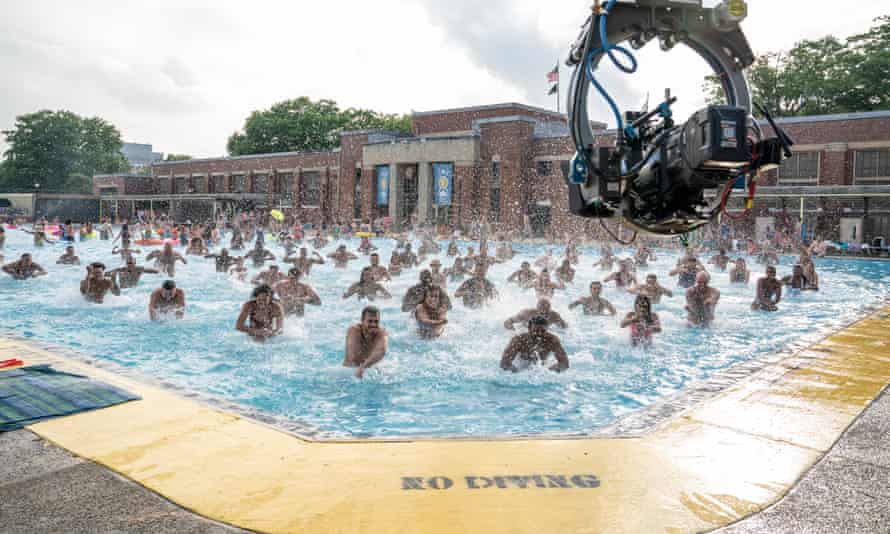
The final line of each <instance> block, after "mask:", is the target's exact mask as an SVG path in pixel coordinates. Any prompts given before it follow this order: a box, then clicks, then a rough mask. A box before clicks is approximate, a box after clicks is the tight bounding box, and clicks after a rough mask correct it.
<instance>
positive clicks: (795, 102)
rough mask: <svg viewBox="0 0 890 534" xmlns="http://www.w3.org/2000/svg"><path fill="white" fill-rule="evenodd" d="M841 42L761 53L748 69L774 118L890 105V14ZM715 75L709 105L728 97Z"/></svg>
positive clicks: (708, 87)
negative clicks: (861, 32) (860, 32)
mask: <svg viewBox="0 0 890 534" xmlns="http://www.w3.org/2000/svg"><path fill="white" fill-rule="evenodd" d="M877 22H879V24H878V25H877V26H875V27H873V28H871V29H870V30H869V31H868V32H866V33H864V34H861V35H854V36H852V37H850V38H848V39H846V41H844V42H841V41H839V40H838V39H837V38H835V37H832V36H828V37H823V38H822V39H817V40H805V41H801V42H799V43H797V44H796V45H795V46H794V48H792V49H791V50H790V51H788V52H784V53H767V54H763V55H761V56H759V57H758V58H757V60H756V61H755V62H754V64H753V65H751V67H749V68H748V71H747V72H746V75H747V78H748V83H749V85H750V86H751V94H752V97H753V98H754V99H755V100H756V101H759V102H762V103H764V104H765V105H766V106H767V108H768V109H770V111H771V112H772V113H773V114H775V115H776V116H780V117H790V116H799V115H819V114H826V113H845V112H853V111H871V110H877V109H890V85H888V84H887V82H886V80H888V79H890V17H881V18H879V19H877ZM718 82H719V81H718V79H717V78H716V76H708V77H706V78H705V84H704V91H705V94H706V96H707V99H708V101H709V103H720V102H723V101H724V94H723V89H722V87H721V86H720V84H719V83H718Z"/></svg>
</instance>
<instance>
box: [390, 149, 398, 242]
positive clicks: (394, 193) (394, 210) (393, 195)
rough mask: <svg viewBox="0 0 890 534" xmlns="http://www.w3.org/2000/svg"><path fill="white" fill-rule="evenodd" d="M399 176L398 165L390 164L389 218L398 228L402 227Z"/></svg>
mask: <svg viewBox="0 0 890 534" xmlns="http://www.w3.org/2000/svg"><path fill="white" fill-rule="evenodd" d="M399 182H400V180H399V175H398V165H396V164H395V163H392V164H390V166H389V216H390V217H392V220H393V223H394V224H395V225H396V227H399V226H401V225H400V222H401V221H400V220H399V210H398V205H399V197H400V195H399V187H398V186H399Z"/></svg>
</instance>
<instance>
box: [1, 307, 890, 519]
mask: <svg viewBox="0 0 890 534" xmlns="http://www.w3.org/2000/svg"><path fill="white" fill-rule="evenodd" d="M888 312H890V308H887V309H885V310H883V311H881V312H878V313H876V314H873V315H871V316H870V317H868V318H866V319H865V320H862V321H860V322H858V323H856V324H854V325H852V326H850V327H849V328H846V329H844V330H842V331H841V332H839V333H837V334H835V335H833V336H830V337H829V338H827V339H825V340H824V341H822V342H820V343H817V344H816V345H814V346H812V347H810V348H808V349H807V350H804V351H801V352H799V353H797V354H795V355H792V356H789V357H787V358H785V359H783V360H781V361H779V362H778V363H776V364H774V365H772V366H769V367H767V368H766V369H764V370H763V371H762V372H759V373H757V374H755V375H754V376H752V377H751V378H750V379H748V380H745V381H743V382H740V383H738V384H736V385H734V386H732V387H730V388H729V389H727V390H726V391H725V392H723V393H721V394H719V395H718V396H716V397H715V398H714V399H712V400H710V401H706V402H704V403H703V404H701V405H699V406H696V407H694V408H693V409H691V410H689V411H687V412H685V413H684V414H683V415H682V416H680V417H678V418H675V419H673V420H671V421H670V422H668V423H666V424H664V425H663V426H662V427H661V428H659V429H658V430H656V431H654V432H652V433H650V434H647V435H645V436H642V437H637V438H616V439H596V438H590V439H563V440H559V439H554V440H548V439H531V440H510V441H485V440H468V441H459V440H416V441H407V442H394V443H380V442H346V443H321V442H310V441H306V440H303V439H299V438H297V437H294V436H292V435H290V434H287V433H283V432H280V431H277V430H275V429H272V428H269V427H266V426H264V425H262V424H259V423H256V422H253V421H251V420H248V419H244V418H242V417H239V416H237V415H232V414H228V413H224V412H221V411H218V410H216V409H213V408H210V407H207V406H204V405H201V404H198V403H195V402H192V401H189V400H185V399H182V398H180V397H177V396H176V395H175V394H173V393H170V392H168V391H165V390H162V389H159V388H155V387H152V386H147V385H144V384H141V383H137V382H134V381H132V380H130V379H127V378H125V377H121V376H118V375H115V374H112V373H110V372H107V371H104V370H102V369H96V368H93V367H90V366H86V365H83V364H80V363H77V362H75V361H73V360H70V359H68V358H64V357H60V356H58V355H56V354H53V353H47V352H44V351H41V350H39V349H35V348H33V347H27V346H23V345H22V344H21V343H20V342H17V341H10V340H0V356H2V355H4V354H6V353H10V352H16V353H17V354H18V355H21V354H22V353H23V351H27V354H29V355H30V356H28V357H27V358H26V359H27V360H28V363H29V364H31V363H36V361H37V360H39V361H45V362H49V363H53V364H54V365H56V366H58V367H60V368H69V369H74V370H76V371H77V372H81V373H85V374H89V375H91V376H94V377H96V378H99V379H101V380H105V381H107V382H110V383H113V384H116V385H119V386H121V387H124V388H127V389H129V390H131V391H135V392H137V393H139V394H140V395H142V396H143V400H141V401H136V402H130V403H127V404H123V405H120V406H116V407H112V408H108V409H105V410H100V411H95V412H88V413H83V414H78V415H75V416H71V417H65V418H60V419H55V420H51V421H48V422H44V423H40V424H37V425H34V426H32V427H30V428H31V430H33V431H34V432H36V433H37V434H39V435H41V436H43V437H44V438H46V439H48V440H50V441H52V442H54V443H56V444H58V445H60V446H62V447H64V448H66V449H69V450H71V451H73V452H74V453H76V454H78V455H80V456H83V457H86V458H89V459H91V460H94V461H96V462H99V463H101V464H104V465H106V466H108V467H110V468H112V469H114V470H116V471H118V472H120V473H122V474H124V475H126V476H128V477H130V478H132V479H133V480H135V481H137V482H139V483H140V484H143V485H145V486H146V487H148V488H151V489H153V490H155V491H157V492H159V493H161V494H162V495H164V496H166V497H167V498H169V499H171V500H173V501H174V502H177V503H179V504H180V505H182V506H184V507H186V508H188V509H191V510H194V511H196V512H198V513H200V514H202V515H205V516H207V517H210V518H213V519H217V520H220V521H225V522H227V523H231V524H233V525H238V526H242V527H245V528H249V529H255V530H260V531H269V532H385V533H393V532H406V533H409V532H410V533H431V532H487V533H501V532H503V533H517V532H529V533H531V532H535V533H540V532H621V533H625V532H646V533H651V532H670V533H675V532H697V531H702V530H708V529H712V528H715V527H719V526H722V525H725V524H728V523H730V522H733V521H735V520H738V519H740V518H742V517H744V516H746V515H748V514H751V513H753V512H756V511H758V510H761V509H763V508H764V507H766V506H768V505H769V504H771V503H773V502H774V501H776V500H777V499H778V498H780V497H781V496H782V495H783V494H784V493H785V492H786V491H787V490H788V489H789V488H790V487H791V486H792V485H793V484H794V483H795V481H796V480H797V479H798V478H799V477H800V476H801V475H802V474H803V473H804V472H805V471H806V470H807V469H808V468H809V467H810V466H811V465H812V464H813V463H814V462H816V461H817V460H818V459H819V458H820V457H821V456H822V454H824V452H825V451H827V450H828V449H829V448H830V447H831V445H832V443H833V442H834V441H835V440H836V439H837V438H838V436H839V435H840V434H841V433H842V432H843V430H844V429H845V428H846V427H847V426H848V425H849V424H850V423H851V422H852V421H853V419H854V418H855V417H856V416H857V415H858V414H859V413H860V412H861V411H862V410H863V409H864V408H865V407H866V406H867V405H868V403H869V402H871V400H873V399H874V398H875V397H876V396H877V395H878V394H879V393H880V392H881V390H882V389H883V387H884V386H885V385H886V384H887V383H888V382H890V342H888V341H887V335H886V332H887V331H888V330H887V329H888V327H890V315H888Z"/></svg>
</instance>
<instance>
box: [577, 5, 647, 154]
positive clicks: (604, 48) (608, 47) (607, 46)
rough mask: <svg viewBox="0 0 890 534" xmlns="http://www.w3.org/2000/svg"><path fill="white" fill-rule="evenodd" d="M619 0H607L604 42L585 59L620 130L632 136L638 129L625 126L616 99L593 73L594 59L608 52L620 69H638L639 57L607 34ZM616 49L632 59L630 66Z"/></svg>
mask: <svg viewBox="0 0 890 534" xmlns="http://www.w3.org/2000/svg"><path fill="white" fill-rule="evenodd" d="M617 1H618V0H609V1H608V2H606V5H605V6H604V7H603V11H602V14H601V15H600V27H599V31H600V42H601V43H602V45H601V47H600V48H597V49H595V50H591V51H590V53H589V54H588V55H587V59H586V60H585V65H584V66H585V71H586V73H587V78H588V79H589V80H590V83H592V84H593V86H594V87H596V90H597V91H599V93H600V95H602V97H603V99H604V100H605V101H606V103H607V104H608V105H609V107H610V108H611V109H612V113H613V114H614V115H615V121H616V122H617V123H618V131H619V132H624V134H625V135H627V136H628V137H630V138H634V137H636V130H634V128H633V127H632V126H631V125H627V129H626V130H625V127H624V119H622V118H621V111H619V110H618V105H617V104H616V103H615V100H614V99H613V98H612V96H611V95H609V93H608V92H607V91H606V89H605V88H604V87H603V86H602V85H601V84H600V83H599V82H598V81H597V79H596V76H595V75H594V73H593V61H594V60H595V59H597V58H599V57H600V56H601V55H603V54H606V55H607V56H609V59H611V60H612V63H613V64H614V65H615V66H616V67H618V69H619V70H621V71H623V72H626V73H627V74H633V73H634V72H636V71H637V59H636V58H635V57H634V55H633V53H631V51H630V50H628V49H627V48H625V47H623V46H620V45H613V44H611V43H609V39H608V36H607V35H606V19H607V18H608V16H609V11H610V10H611V9H612V6H614V5H615V2H617ZM615 51H618V52H619V53H621V54H624V56H625V57H626V58H627V59H629V60H630V66H629V67H628V66H625V65H623V64H622V63H621V62H620V61H619V60H618V57H617V56H616V55H615Z"/></svg>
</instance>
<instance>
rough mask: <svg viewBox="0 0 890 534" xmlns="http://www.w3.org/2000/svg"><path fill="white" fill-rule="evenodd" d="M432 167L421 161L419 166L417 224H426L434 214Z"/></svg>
mask: <svg viewBox="0 0 890 534" xmlns="http://www.w3.org/2000/svg"><path fill="white" fill-rule="evenodd" d="M432 172H433V171H432V166H431V165H430V164H429V163H427V162H425V161H421V162H420V163H418V164H417V222H418V223H421V224H422V223H425V222H427V221H428V220H429V218H430V213H431V212H432V194H433V177H432Z"/></svg>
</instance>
